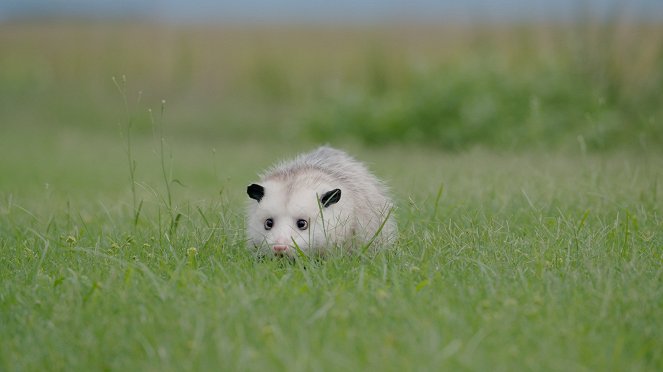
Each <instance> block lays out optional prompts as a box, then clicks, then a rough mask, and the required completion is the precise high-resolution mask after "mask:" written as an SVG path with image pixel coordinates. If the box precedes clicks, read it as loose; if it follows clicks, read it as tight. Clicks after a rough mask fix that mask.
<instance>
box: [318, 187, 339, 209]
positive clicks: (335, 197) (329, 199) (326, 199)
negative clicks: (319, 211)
mask: <svg viewBox="0 0 663 372" xmlns="http://www.w3.org/2000/svg"><path fill="white" fill-rule="evenodd" d="M339 200H341V189H333V190H332V191H327V192H326V193H324V194H322V197H321V198H320V204H322V206H323V207H325V208H327V207H329V206H330V205H332V204H336V203H338V201H339Z"/></svg>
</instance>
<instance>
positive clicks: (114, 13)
mask: <svg viewBox="0 0 663 372" xmlns="http://www.w3.org/2000/svg"><path fill="white" fill-rule="evenodd" d="M586 9H591V11H592V13H593V14H594V15H599V16H606V15H610V14H614V13H615V12H619V13H620V14H624V13H625V14H628V15H629V16H633V17H639V18H653V19H658V20H661V19H663V0H462V1H461V0H409V1H408V0H381V1H380V0H335V1H328V0H244V1H227V0H188V1H186V0H1V1H0V20H7V19H13V18H20V17H37V16H59V17H93V18H121V17H134V18H146V19H154V20H162V21H171V22H214V21H233V22H320V23H324V22H329V23H339V22H341V23H342V22H360V23H361V22H380V21H390V20H401V19H405V20H423V21H443V20H460V21H471V20H475V19H481V20H485V19H489V20H513V19H526V20H527V19H534V20H538V19H551V18H553V19H555V18H556V19H565V18H569V17H574V16H577V15H578V14H583V12H584V11H585V10H586Z"/></svg>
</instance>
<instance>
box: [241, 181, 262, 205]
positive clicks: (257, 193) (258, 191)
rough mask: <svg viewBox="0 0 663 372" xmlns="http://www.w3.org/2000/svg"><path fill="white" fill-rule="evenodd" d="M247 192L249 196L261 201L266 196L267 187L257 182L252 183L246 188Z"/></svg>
mask: <svg viewBox="0 0 663 372" xmlns="http://www.w3.org/2000/svg"><path fill="white" fill-rule="evenodd" d="M246 193H247V194H249V198H251V199H255V200H256V201H258V203H260V200H262V197H263V196H265V188H264V187H262V186H260V185H258V184H256V183H252V184H250V185H249V187H247V188H246Z"/></svg>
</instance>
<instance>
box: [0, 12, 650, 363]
mask: <svg viewBox="0 0 663 372" xmlns="http://www.w3.org/2000/svg"><path fill="white" fill-rule="evenodd" d="M0 28H1V29H0V30H1V31H2V32H0V67H2V68H0V108H1V109H0V121H1V122H2V125H1V126H0V370H44V369H46V370H81V371H83V370H100V369H104V370H210V369H211V370H214V369H219V368H222V369H227V370H339V369H347V370H444V369H448V370H459V369H460V370H498V371H513V370H537V371H538V370H558V371H570V370H572V371H585V370H615V371H624V370H628V371H658V370H661V369H663V341H661V340H662V339H663V338H662V337H661V335H662V334H663V311H662V309H663V276H662V275H663V218H662V215H661V213H662V211H661V207H662V206H663V203H661V196H662V195H663V186H662V185H661V183H662V179H663V157H661V152H660V150H658V149H656V146H657V145H660V143H661V137H660V133H661V132H660V128H661V127H660V120H661V116H660V113H661V112H660V106H657V105H655V104H654V103H653V102H654V101H655V98H653V97H660V95H659V96H656V94H657V92H658V93H660V89H661V86H660V85H656V84H653V83H652V82H657V81H660V71H659V74H658V75H657V74H656V72H655V71H658V70H656V69H655V68H654V67H655V66H661V65H660V59H659V57H658V56H659V54H657V53H659V52H660V49H658V48H659V44H658V40H659V39H657V38H656V37H654V36H652V35H658V34H656V33H655V32H653V31H652V30H660V27H659V26H655V27H654V26H651V27H650V26H647V27H644V26H643V27H642V28H636V29H637V30H640V31H642V32H643V33H641V34H639V35H649V36H651V37H653V39H651V38H650V39H647V38H643V39H642V40H644V41H642V43H641V44H639V45H640V47H641V48H636V50H637V51H639V52H641V54H638V53H635V54H633V53H631V54H628V55H639V56H649V57H647V58H645V57H642V58H634V59H635V60H638V61H640V63H639V64H638V66H640V68H639V69H637V70H636V71H634V72H631V71H630V70H629V69H628V68H624V66H623V65H622V64H620V63H617V62H616V61H621V59H620V58H621V57H620V58H617V57H619V56H622V54H620V53H626V51H628V48H626V49H624V48H622V47H624V45H628V46H630V45H631V44H629V43H627V42H623V41H620V43H616V44H615V45H616V46H615V47H614V49H611V52H612V53H614V55H616V56H617V57H615V58H599V56H601V54H600V53H598V52H597V53H594V52H592V51H585V53H587V55H588V56H592V57H596V61H598V62H596V61H595V62H592V63H599V65H601V66H603V67H605V70H606V71H608V70H609V71H612V72H611V73H610V74H607V75H602V74H600V73H597V76H594V77H591V76H588V75H583V76H584V77H585V78H586V79H584V80H576V79H573V78H570V77H569V76H567V75H566V74H565V73H564V72H565V71H571V69H572V70H573V71H576V72H577V71H581V70H582V66H583V65H582V64H571V63H570V62H569V61H571V60H573V58H574V57H575V56H577V54H575V52H572V51H571V49H572V48H570V49H564V48H561V47H560V45H561V44H558V43H556V42H555V40H558V38H561V40H566V39H564V38H563V36H564V34H563V32H562V31H560V29H557V28H552V29H548V28H546V27H543V26H542V27H541V28H532V29H529V28H526V29H525V30H524V31H528V32H529V33H527V32H526V33H524V35H538V36H532V37H531V40H532V42H529V43H525V44H526V45H529V46H530V47H532V46H533V45H543V46H546V47H545V48H544V47H541V49H536V48H535V49H533V50H532V49H527V48H521V47H519V46H521V45H522V44H521V43H520V41H523V40H525V41H526V40H527V38H525V39H519V37H520V36H519V35H523V34H521V33H520V32H523V30H520V31H519V30H517V29H516V30H515V31H514V30H502V29H500V28H499V27H497V28H496V29H495V30H493V31H494V32H488V31H486V30H484V31H483V32H479V31H476V30H460V31H462V32H460V33H455V34H453V35H454V36H453V37H452V36H445V37H442V36H440V38H436V37H430V38H425V37H420V36H421V35H429V34H431V33H430V32H428V31H430V30H426V29H425V28H424V29H421V30H419V31H416V30H415V31H412V30H410V29H406V30H405V31H403V30H393V31H389V30H381V31H379V32H378V31H375V30H370V31H368V32H364V31H363V30H352V29H351V30H345V31H330V30H322V31H321V30H311V31H310V32H307V33H300V32H299V31H301V30H294V31H293V30H276V31H274V30H269V29H267V30H260V29H259V30H253V31H251V30H238V29H230V30H224V29H221V30H218V29H214V28H212V29H204V28H203V29H186V28H184V29H177V28H167V27H164V26H150V25H133V24H121V25H108V24H106V25H96V24H82V25H81V24H77V25H62V24H55V25H53V24H47V25H38V24H37V25H35V24H0ZM643 30H644V31H643ZM647 30H649V31H647ZM81 31H84V32H81ZM456 31H458V30H456ZM489 31H490V30H489ZM647 32H649V33H647ZM486 34H490V35H494V39H490V38H488V39H484V37H487V36H486ZM302 35H305V36H302ZM432 35H438V34H435V33H433V34H432ZM445 35H446V34H445ZM628 35H630V34H628ZM349 36H352V37H349ZM284 39H286V40H291V41H292V43H287V44H282V43H281V41H282V40H284ZM403 39H405V40H408V41H409V42H412V43H411V44H408V45H409V47H408V48H409V49H408V50H407V51H405V52H407V53H405V52H404V51H403V49H402V48H401V45H402V44H401V41H402V40H403ZM71 40H74V41H76V42H75V43H71V42H70V41H71ZM141 40H142V41H141ZM145 40H154V41H155V42H154V43H153V44H152V43H144V41H145ZM477 40H478V41H477ZM620 40H621V39H620ZM627 40H628V38H627ZM647 40H649V41H647ZM651 40H653V41H651ZM321 41H324V42H321ZM414 41H416V42H414ZM533 41H536V43H534V42H533ZM547 42H548V43H549V44H546V43H547ZM484 43H487V44H484ZM550 43H552V44H550ZM283 45H287V46H284V47H283V48H285V50H283V49H282V46H283ZM328 45H337V49H335V50H336V51H337V53H334V54H332V55H330V54H329V53H323V51H325V50H326V48H327V46H328ZM440 45H442V46H444V48H441V47H440ZM550 45H552V46H556V48H555V47H550ZM591 45H594V44H591ZM213 46H218V48H216V49H215V48H212V47H213ZM618 46H619V47H618ZM559 48H561V49H559ZM597 48H598V47H597ZM599 49H600V48H599ZM229 51H232V53H229ZM599 51H605V50H604V49H600V50H599ZM39 53H43V54H44V55H45V56H47V58H46V59H43V58H42V59H40V58H37V57H38V54H39ZM485 55H489V56H491V58H492V59H489V60H492V61H496V64H495V68H494V69H488V70H485V69H484V67H485V66H486V64H485V59H484V57H485ZM417 61H418V62H417ZM542 61H548V63H549V64H550V65H552V67H551V70H546V69H543V68H544V66H543V65H542V64H541V63H542ZM497 62H499V63H497ZM583 63H587V65H586V67H587V66H590V67H591V66H598V65H596V64H593V65H592V64H591V63H589V62H587V61H586V60H585V62H583ZM422 64H423V65H429V66H432V67H431V68H430V69H429V70H426V69H424V70H417V69H418V68H419V67H421V65H422ZM417 66H419V67H417ZM560 66H561V67H560ZM567 68H568V69H569V70H565V69H567ZM588 69H589V70H591V71H598V70H592V69H591V68H589V67H588ZM417 71H420V72H417ZM421 71H423V72H421ZM426 71H428V72H426ZM544 71H556V73H557V74H552V75H546V74H543V73H542V72H544ZM643 71H644V72H643ZM652 71H653V72H652ZM460 72H462V73H460ZM537 72H539V73H538V74H537ZM646 72H649V73H650V74H646ZM457 73H458V74H457ZM123 74H126V75H127V76H128V83H127V84H128V85H127V90H126V92H127V100H128V109H129V110H128V111H129V117H130V120H131V123H132V124H131V134H132V137H131V142H130V144H131V149H132V152H131V159H128V157H127V152H126V151H127V145H128V143H129V142H128V141H127V126H128V119H127V117H126V115H125V112H124V107H123V102H122V96H121V94H119V93H118V91H117V89H116V87H115V86H114V85H113V83H112V81H111V77H112V76H116V77H118V78H120V77H121V76H122V75H123ZM421 74H423V75H421ZM509 74H511V75H509ZM639 74H643V75H642V76H645V77H646V79H644V80H643V79H641V75H639ZM590 75H591V74H590ZM507 76H513V81H512V82H510V83H509V84H507V85H505V84H506V83H507V82H508V80H507V79H506V77H507ZM538 76H542V78H541V79H539V78H538ZM573 76H577V75H573ZM606 76H607V77H606ZM657 79H658V80H657ZM440 82H444V84H441V83H440ZM650 83H652V84H651V85H649V84H650ZM445 84H447V85H445ZM537 87H538V88H537ZM608 87H612V88H610V89H608ZM576 88H577V89H576ZM537 89H538V90H537ZM139 90H141V91H143V93H142V94H141V97H142V98H141V100H140V102H139V101H138V98H137V97H138V95H139V94H138V91H139ZM530 90H534V91H536V92H537V93H546V92H547V93H546V94H548V93H549V95H545V94H544V95H541V96H540V97H544V98H541V100H540V101H539V102H540V105H539V106H537V105H536V104H535V105H534V106H531V105H526V107H524V108H523V106H522V105H521V104H522V103H523V102H524V101H527V100H528V97H529V91H530ZM590 91H591V92H595V93H596V92H598V93H597V95H593V96H591V97H589V98H588V97H587V96H586V95H587V94H589V93H588V92H590ZM605 92H613V93H612V95H609V96H604V93H605ZM344 97H345V98H344ZM353 97H354V98H353ZM440 97H447V98H448V99H449V100H451V101H452V102H461V101H468V102H479V103H481V102H483V103H485V104H486V106H481V105H478V106H475V105H469V107H470V109H463V110H461V109H459V108H458V106H457V105H449V106H448V107H439V106H438V104H439V103H440V101H439V99H440ZM545 97H547V98H545ZM597 97H608V98H606V101H605V102H606V103H605V105H604V106H600V105H599V106H596V102H597V101H595V100H594V99H595V98H597ZM510 98H515V99H516V103H518V104H514V105H513V106H510V105H509V104H508V103H509V101H510ZM530 98H531V97H530ZM162 99H165V100H166V104H165V112H164V115H163V118H161V115H160V114H159V111H160V107H161V100H162ZM352 99H357V101H356V102H368V103H369V104H368V106H366V107H364V106H362V105H360V104H356V102H355V101H352ZM454 100H456V101H454ZM443 101H444V102H446V99H445V100H443ZM535 101H536V100H535ZM348 102H349V103H348ZM353 102H355V103H353ZM528 102H530V101H528ZM601 102H603V101H601ZM461 103H462V102H461ZM530 103H531V102H530ZM346 104H349V106H345V105H346ZM459 104H460V103H459ZM555 105H557V106H555ZM491 106H492V107H494V108H495V110H492V111H491V110H487V111H486V110H484V111H482V110H479V108H476V107H484V108H485V107H491ZM532 107H539V108H540V111H538V115H540V116H539V117H538V118H535V117H533V116H532V111H531V110H532ZM148 108H151V109H152V111H153V112H154V113H155V114H154V116H155V120H154V123H152V121H151V120H150V117H149V115H148V113H147V109H148ZM474 108H476V109H477V110H479V111H481V112H483V113H484V114H485V113H488V114H486V116H481V115H479V114H480V112H479V113H477V112H474V111H473V110H474ZM327 114H328V115H327ZM446 117H448V118H449V120H450V121H449V124H448V125H447V124H444V123H443V122H442V121H439V120H441V119H442V118H446ZM352 118H361V120H360V121H361V122H362V123H364V124H365V125H362V126H361V127H359V128H357V127H356V126H355V127H353V126H350V125H349V124H347V123H345V122H344V121H345V119H348V120H349V119H352ZM426 118H432V122H434V123H437V124H435V125H433V124H432V122H431V121H429V120H426ZM514 118H515V119H517V120H513V119H514ZM597 118H602V119H601V120H598V119H597ZM606 118H607V119H606ZM643 118H647V120H644V119H643ZM523 119H526V120H525V121H524V122H519V120H523ZM535 119H536V120H535ZM595 119H596V120H598V121H593V120H595ZM640 119H643V120H640ZM417 120H418V121H417ZM435 120H438V121H435ZM473 120H476V121H473ZM493 120H494V125H489V123H491V122H492V121H493ZM528 120H530V121H528ZM404 122H412V123H413V126H414V128H419V129H420V130H422V131H423V132H422V135H421V136H420V137H417V136H414V135H412V133H414V132H411V130H410V129H408V127H407V126H404V125H403V123H404ZM592 122H593V123H595V124H596V123H602V124H600V125H599V124H596V125H594V126H592V125H593V124H592V125H590V124H591V123H592ZM330 123H333V125H334V128H336V132H333V131H332V132H329V129H330V128H331V127H330V126H329V125H331V124H330ZM385 123H387V124H389V123H391V124H393V126H391V127H390V126H388V125H386V124H385ZM471 123H474V124H476V126H472V125H469V124H471ZM523 123H524V124H523ZM588 123H590V124H588ZM521 124H522V125H521ZM534 124H536V125H535V126H533V125H534ZM606 126H607V127H606ZM608 127H609V128H608ZM385 128H386V129H385ZM390 128H391V129H390ZM445 128H446V129H447V130H445ZM592 128H594V129H593V130H595V131H594V132H593V131H592V130H591V129H592ZM606 128H608V129H610V130H607V129H606ZM555 129H558V131H555ZM162 131H163V138H164V139H165V141H164V142H162V141H161V138H162V137H161V133H162ZM325 131H328V132H325ZM428 131H430V132H428ZM415 132H416V131H415ZM321 133H322V134H323V135H322V136H321V137H317V136H320V135H321ZM325 133H327V134H325ZM367 133H368V134H367ZM592 133H593V134H595V136H593V135H592ZM435 135H439V137H435ZM327 136H328V137H329V138H327ZM380 136H383V137H380ZM395 138H401V139H402V141H397V140H395ZM321 139H322V140H325V142H327V141H329V142H331V143H332V144H334V145H338V146H340V147H343V148H345V149H347V150H348V151H350V152H351V153H353V154H355V155H356V156H357V157H358V158H360V159H362V160H364V161H366V162H367V163H368V164H369V165H370V167H371V168H372V169H373V170H374V171H375V173H377V174H378V175H379V176H380V177H381V178H384V179H385V180H386V181H387V182H388V183H389V184H390V185H391V188H392V191H393V194H394V199H395V201H396V204H397V206H398V208H397V210H396V211H395V215H396V218H397V220H398V222H399V227H400V238H399V241H398V242H397V244H396V245H395V247H394V248H393V249H391V250H388V251H384V252H380V253H377V254H372V255H368V256H361V255H348V256H334V257H331V258H329V259H326V260H323V261H307V260H298V261H297V262H295V263H290V262H286V261H284V260H263V261H259V260H256V259H255V258H254V257H253V256H252V255H251V254H250V253H249V252H247V251H246V250H245V248H244V239H245V236H244V226H243V224H244V222H243V208H244V203H245V201H246V199H247V198H246V195H245V194H244V190H245V186H246V185H247V184H249V183H250V182H251V181H254V180H255V177H256V173H257V172H259V171H260V170H262V169H264V168H265V167H267V166H269V165H270V164H271V163H272V162H274V161H275V160H277V159H282V158H285V157H289V156H292V155H294V154H295V153H297V152H299V151H302V150H306V149H310V148H311V147H312V146H314V145H315V144H316V143H317V142H319V141H320V140H321ZM370 139H378V140H375V141H369V140H370ZM445 141H446V142H445ZM367 143H370V144H371V146H368V147H367V146H364V145H365V144H367ZM162 144H163V148H162V147H161V146H162ZM448 150H453V151H452V152H450V151H448ZM132 162H135V173H134V175H133V177H134V181H135V183H134V184H133V185H132V183H131V181H130V179H131V172H130V169H131V168H130V164H132ZM132 190H135V191H132ZM139 206H140V207H139ZM138 210H140V213H137V211H138ZM137 214H138V218H136V215H137ZM177 216H180V217H177ZM175 221H177V222H176V223H175Z"/></svg>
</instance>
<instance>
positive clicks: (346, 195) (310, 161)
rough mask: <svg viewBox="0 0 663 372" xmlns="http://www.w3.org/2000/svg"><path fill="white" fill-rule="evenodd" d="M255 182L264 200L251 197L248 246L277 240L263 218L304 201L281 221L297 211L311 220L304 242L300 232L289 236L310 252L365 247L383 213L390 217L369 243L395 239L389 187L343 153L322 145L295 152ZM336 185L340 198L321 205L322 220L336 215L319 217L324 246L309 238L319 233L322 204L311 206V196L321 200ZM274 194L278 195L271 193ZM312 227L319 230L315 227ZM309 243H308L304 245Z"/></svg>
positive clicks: (316, 239)
mask: <svg viewBox="0 0 663 372" xmlns="http://www.w3.org/2000/svg"><path fill="white" fill-rule="evenodd" d="M259 183H260V184H261V185H267V186H266V187H265V196H264V200H263V201H259V202H256V201H255V200H251V201H250V203H249V206H248V209H247V234H248V237H249V242H248V245H249V247H250V248H253V247H257V248H260V247H261V246H264V245H268V246H269V245H270V244H275V243H274V242H273V241H270V239H273V237H272V236H270V235H269V233H270V232H268V231H264V230H265V229H263V228H261V226H262V225H261V224H262V221H263V219H264V218H266V217H269V218H272V215H281V214H282V211H281V210H282V209H283V210H286V209H289V207H290V206H291V205H300V204H301V205H305V207H302V208H301V210H302V211H303V212H299V211H297V212H294V213H292V212H288V213H289V214H288V213H285V214H284V215H283V217H282V220H283V221H284V222H283V223H290V221H292V220H294V219H295V218H296V217H295V215H297V216H299V215H300V214H302V215H304V214H305V215H306V216H305V218H309V219H312V222H311V227H312V229H311V230H312V232H309V233H308V234H309V237H308V240H306V236H305V235H304V234H303V233H302V232H297V234H295V233H292V235H293V236H292V237H290V239H294V237H295V235H298V236H299V237H300V238H301V239H304V240H302V242H303V241H306V242H305V243H303V245H306V246H307V249H309V250H311V251H324V250H325V249H326V248H327V247H325V246H324V245H337V246H342V247H344V248H348V249H352V248H354V247H356V246H357V245H360V246H365V245H366V244H367V243H368V242H369V241H370V240H371V239H372V238H373V237H374V236H375V234H376V233H377V231H378V229H379V228H380V226H381V225H382V223H383V222H384V221H385V218H387V216H389V217H388V219H387V221H386V222H384V226H383V228H382V231H381V232H380V234H379V235H377V237H376V238H375V240H374V241H373V243H372V244H373V246H374V247H383V246H385V245H389V244H391V243H392V242H393V240H394V239H395V238H396V235H397V227H396V222H395V220H394V217H393V214H391V210H392V209H393V203H392V201H391V200H390V198H389V196H388V190H387V187H386V186H385V185H384V183H383V182H382V181H380V180H379V179H378V178H377V177H375V176H374V175H373V174H371V173H370V171H369V170H368V169H367V168H366V166H364V165H363V164H362V163H360V162H359V161H357V160H355V159H354V158H352V157H351V156H349V155H348V154H346V153H345V152H343V151H340V150H337V149H334V148H331V147H326V146H323V147H320V148H318V149H316V150H314V151H312V152H309V153H305V154H302V155H299V156H297V157H296V158H295V159H294V160H291V161H285V162H281V163H279V164H277V165H275V166H273V167H272V168H269V169H268V170H267V171H266V172H264V173H263V174H262V175H261V180H260V182H259ZM335 188H339V189H341V191H342V196H341V198H340V200H339V202H338V203H336V204H333V205H330V206H329V207H328V208H322V209H321V211H322V214H323V216H324V217H323V219H327V218H331V217H329V216H333V218H335V220H330V221H326V220H325V221H323V224H324V222H327V226H325V227H324V229H325V230H327V231H325V232H324V234H325V244H323V243H321V241H322V240H321V238H320V237H319V236H314V237H312V236H311V235H312V234H314V235H315V234H319V231H320V230H322V228H321V227H320V226H319V225H316V224H314V223H315V221H316V219H320V216H319V213H318V208H320V207H321V206H320V205H319V204H318V205H317V206H316V205H315V204H314V203H315V201H316V200H315V198H316V195H317V197H318V198H319V197H320V196H321V195H322V194H323V193H325V192H328V191H330V190H333V189H335ZM270 189H271V190H270ZM270 191H271V193H270ZM276 193H278V194H279V195H275V194H276ZM302 199H304V200H302ZM270 203H275V204H270ZM293 203H294V204H293ZM275 205H278V206H283V207H278V206H275ZM314 208H315V210H314ZM297 213H299V214H297ZM302 218H304V217H302ZM316 226H317V230H314V228H315V227H316ZM288 231H289V230H288ZM284 234H285V235H287V233H280V236H283V235H284ZM302 236H303V238H302ZM282 240H283V239H281V240H280V241H282ZM309 242H311V243H310V244H308V243H309ZM279 244H280V243H279ZM267 250H269V249H267Z"/></svg>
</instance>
